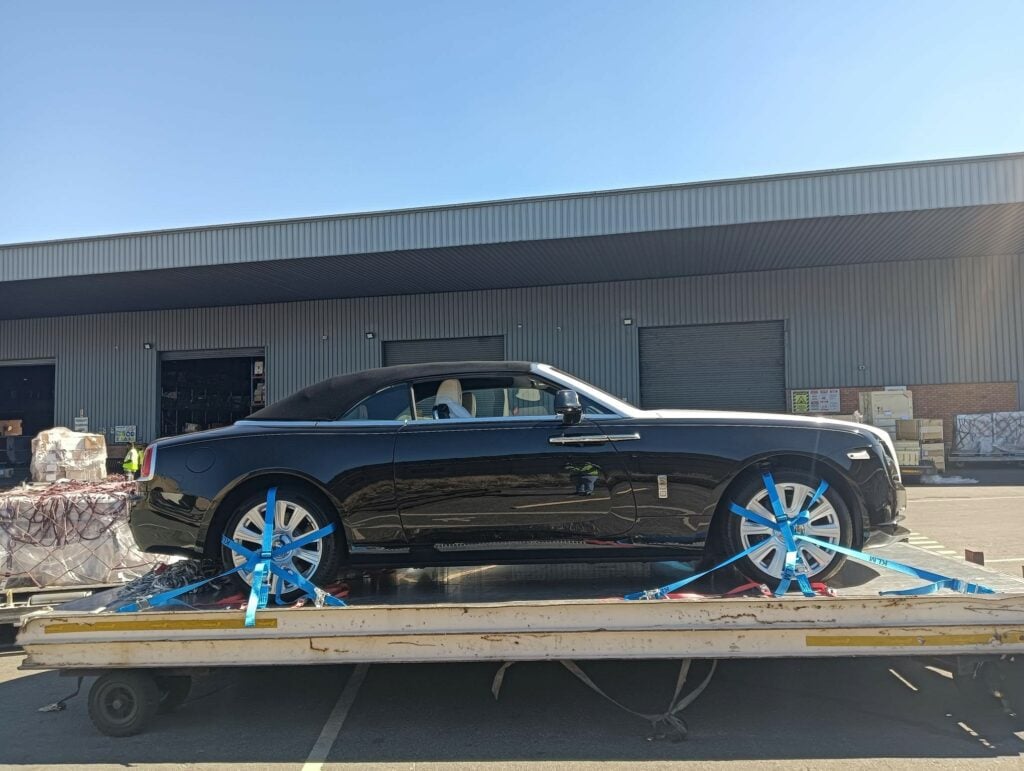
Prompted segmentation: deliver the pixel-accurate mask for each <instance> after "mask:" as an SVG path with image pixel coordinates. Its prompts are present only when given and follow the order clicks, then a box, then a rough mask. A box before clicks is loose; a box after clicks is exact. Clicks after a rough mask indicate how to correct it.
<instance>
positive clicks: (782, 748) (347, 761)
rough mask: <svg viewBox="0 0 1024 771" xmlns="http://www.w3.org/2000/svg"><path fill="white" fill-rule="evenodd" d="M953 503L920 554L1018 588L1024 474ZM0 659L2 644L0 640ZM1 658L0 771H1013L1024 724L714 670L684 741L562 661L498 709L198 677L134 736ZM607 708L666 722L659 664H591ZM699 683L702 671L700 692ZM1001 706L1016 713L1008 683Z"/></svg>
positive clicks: (476, 691)
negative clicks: (189, 769)
mask: <svg viewBox="0 0 1024 771" xmlns="http://www.w3.org/2000/svg"><path fill="white" fill-rule="evenodd" d="M958 473H960V474H961V475H963V476H969V477H972V478H975V479H978V481H979V484H976V485H964V486H916V487H912V488H910V491H909V499H910V510H909V515H908V523H909V526H910V528H911V530H913V531H914V533H915V536H914V539H915V543H916V544H917V545H919V546H921V547H922V548H928V549H931V550H933V551H936V552H938V553H941V554H944V555H945V556H950V557H953V558H958V557H959V556H960V555H962V552H963V549H964V548H967V547H970V548H974V549H980V550H982V551H984V553H985V557H986V563H987V565H988V566H989V567H990V568H992V569H997V570H1000V571H1003V572H1006V573H1009V574H1011V575H1015V576H1018V577H1019V576H1020V575H1021V572H1020V571H1021V567H1020V566H1021V564H1024V470H1019V469H1004V470H986V469H981V470H978V469H971V470H969V471H963V470H961V471H959V472H958ZM0 641H2V640H0ZM20 661H21V654H20V652H18V651H17V650H13V649H8V650H7V651H5V652H2V653H0V766H3V767H19V768H24V767H40V768H43V767H45V768H53V767H62V766H68V767H70V766H74V767H76V768H81V767H88V768H108V767H109V768H123V767H124V766H126V765H131V766H135V767H144V768H149V767H182V766H196V767H209V768H243V767H247V768H252V767H256V768H260V767H288V768H301V769H304V770H306V769H308V770H309V771H312V769H318V768H373V767H381V768H417V769H420V768H433V767H445V768H458V769H470V768H474V769H475V768H487V767H495V768H498V767H500V768H514V767H517V766H523V767H525V766H530V767H541V768H568V767H573V768H577V767H578V768H587V767H591V766H594V767H596V766H598V765H600V767H601V768H625V767H630V768H633V767H640V768H645V769H646V768H668V767H673V768H674V767H679V766H683V765H689V766H694V767H696V766H697V765H701V766H703V765H706V764H709V763H715V764H716V765H719V764H725V765H727V766H729V767H732V768H771V769H775V768H786V769H795V768H818V767H821V766H823V765H828V766H829V767H839V768H858V769H860V768H868V767H871V768H944V769H945V768H971V767H975V766H978V767H981V766H982V765H984V766H985V767H986V768H992V767H996V768H999V767H1006V768H1021V767H1024V723H1022V722H1021V719H1020V718H1019V717H1018V718H1012V717H1010V716H1008V715H1006V714H1005V713H1004V711H1003V710H1002V708H1001V707H1000V705H999V704H998V702H997V701H996V700H994V699H986V698H982V697H980V696H977V695H976V694H973V695H972V694H967V695H965V694H964V693H963V692H962V691H961V689H960V688H959V687H958V686H957V684H956V683H955V682H954V680H953V679H952V678H951V677H950V676H949V673H948V669H945V668H944V665H943V662H933V661H930V660H924V659H899V658H885V659H883V658H865V659H804V660H797V659H788V660H785V659H784V660H761V661H726V662H722V663H721V664H720V665H719V668H718V671H717V672H716V674H715V676H714V678H713V679H712V680H711V682H710V685H709V686H708V688H707V690H706V691H705V692H704V694H703V695H702V696H701V697H700V698H699V699H698V700H697V701H696V702H695V703H694V704H693V705H691V706H690V707H689V708H688V709H687V710H686V712H685V713H684V715H685V718H686V721H687V723H688V727H689V736H688V738H687V740H685V741H672V740H671V739H670V738H659V737H657V736H654V735H652V729H651V727H650V725H649V724H648V723H647V722H645V721H644V720H641V719H639V718H637V717H635V716H632V715H629V714H627V713H625V712H623V711H621V710H619V709H618V708H616V707H615V706H613V705H612V704H610V703H608V702H607V701H605V700H603V699H601V698H600V697H599V696H598V695H596V694H595V693H593V692H592V691H590V690H589V689H588V688H586V687H585V686H584V685H583V684H582V683H580V682H579V681H578V680H577V679H576V678H575V677H573V675H572V674H570V673H569V672H568V671H567V670H566V669H564V668H563V667H562V666H561V665H559V664H558V663H554V662H544V663H522V664H516V665H515V666H513V667H511V668H510V669H509V670H508V672H507V673H506V675H505V679H504V684H503V686H502V690H501V693H500V697H499V698H498V699H495V698H494V697H493V696H492V694H491V684H492V679H493V677H494V674H495V672H496V670H497V665H495V664H432V665H373V666H370V667H351V666H324V667H288V666H278V667H272V668H260V669H241V670H231V669H225V670H222V671H219V672H216V673H213V674H212V675H210V676H208V677H205V678H201V679H198V680H197V682H196V685H195V688H194V690H193V694H192V696H191V697H190V699H189V701H188V702H187V703H186V704H185V706H184V707H183V708H182V709H181V710H179V711H178V712H176V713H174V714H171V715H166V716H162V717H160V718H158V720H157V721H156V722H155V723H154V724H153V725H152V726H151V727H150V729H149V730H148V731H147V732H146V733H144V734H142V735H140V736H135V737H130V738H126V739H111V738H107V737H105V736H102V735H100V734H99V733H98V732H97V731H96V730H95V729H94V728H93V726H92V724H91V723H90V721H89V718H88V715H87V710H86V698H85V695H84V694H85V692H86V689H87V688H88V686H89V684H90V681H89V680H86V682H85V689H83V694H82V695H81V696H78V697H76V698H75V699H72V700H71V701H69V702H68V707H67V709H66V710H65V711H63V712H48V713H41V712H38V711H37V709H38V707H40V706H43V705H45V704H48V703H51V702H54V701H56V700H57V699H59V698H60V697H62V696H65V695H67V694H68V693H70V692H71V691H72V690H73V689H74V685H75V682H74V680H73V679H69V678H63V677H59V676H58V675H57V674H56V673H54V672H21V671H18V669H17V667H18V664H19V663H20ZM582 667H583V668H584V669H585V670H586V672H587V673H588V674H589V675H591V676H592V677H593V679H594V680H595V681H596V682H597V683H598V684H599V685H600V686H601V687H602V688H604V689H605V690H606V691H607V692H608V693H609V695H611V696H612V697H614V698H616V699H618V700H620V701H622V702H623V703H625V704H627V705H628V706H630V707H631V708H632V709H634V710H636V711H640V712H651V713H657V712H661V711H662V710H663V709H664V708H665V706H666V705H667V703H668V701H669V699H670V697H671V692H672V688H673V686H674V683H675V677H676V670H677V664H676V663H674V662H667V661H660V662H659V661H650V662H621V661H603V662H592V663H585V664H583V665H582ZM702 672H703V671H695V672H694V673H693V674H694V677H692V678H691V680H696V679H697V678H698V677H699V676H700V675H701V674H702ZM1010 690H1011V694H1012V695H1016V694H1020V698H1024V674H1021V667H1020V666H1018V667H1017V668H1016V669H1015V670H1013V674H1012V675H1011V680H1010Z"/></svg>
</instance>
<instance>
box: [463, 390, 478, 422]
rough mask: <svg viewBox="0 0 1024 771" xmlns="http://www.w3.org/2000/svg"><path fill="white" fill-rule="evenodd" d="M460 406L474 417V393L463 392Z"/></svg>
mask: <svg viewBox="0 0 1024 771" xmlns="http://www.w3.org/2000/svg"><path fill="white" fill-rule="evenodd" d="M462 406H463V407H465V408H466V409H467V410H469V414H470V415H472V416H473V417H474V418H475V417H476V394H474V393H464V394H462Z"/></svg>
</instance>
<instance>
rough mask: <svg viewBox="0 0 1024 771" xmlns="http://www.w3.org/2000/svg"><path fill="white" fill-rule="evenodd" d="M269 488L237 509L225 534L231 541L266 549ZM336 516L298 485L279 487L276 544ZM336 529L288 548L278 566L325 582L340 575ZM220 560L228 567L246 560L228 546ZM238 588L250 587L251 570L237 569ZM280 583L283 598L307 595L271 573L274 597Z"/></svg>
mask: <svg viewBox="0 0 1024 771" xmlns="http://www.w3.org/2000/svg"><path fill="white" fill-rule="evenodd" d="M266 512H267V491H266V490H263V491H261V492H259V493H256V494H254V495H252V496H250V497H248V498H247V499H246V500H244V501H242V502H241V504H239V506H238V507H237V508H236V509H235V510H234V512H233V513H232V514H231V516H230V517H229V518H228V520H227V523H226V525H225V528H224V534H225V535H226V536H227V537H228V538H230V539H231V540H233V541H235V542H237V543H239V544H240V545H242V546H244V547H245V548H246V549H249V550H251V551H259V550H260V549H261V548H262V542H263V530H264V527H265V523H266ZM332 522H334V519H333V518H332V517H331V516H330V514H329V513H328V511H327V510H326V508H325V506H324V505H323V504H322V503H321V502H320V501H319V500H318V499H317V498H316V497H314V496H313V495H310V494H308V493H307V492H305V491H304V490H302V489H300V488H289V487H279V488H278V490H277V505H276V507H275V511H274V533H273V539H272V544H273V546H274V547H275V548H276V547H279V546H283V545H287V544H289V543H292V542H294V541H297V540H298V539H300V538H302V537H303V536H306V535H309V534H310V533H313V532H315V531H317V530H320V529H322V528H325V527H327V526H328V525H330V524H331V523H332ZM339 540H340V539H339V537H338V531H337V530H335V532H333V533H331V534H329V535H326V536H324V537H322V538H318V539H316V540H314V541H311V542H310V543H307V544H305V545H303V546H301V547H299V548H297V549H293V550H291V551H288V552H285V553H283V554H281V555H280V556H279V557H277V558H275V560H274V562H275V564H277V565H279V566H281V567H283V568H287V569H289V570H292V571H294V572H296V573H298V574H299V575H301V576H302V577H303V578H305V579H306V580H307V581H310V582H311V583H313V584H315V585H317V586H324V585H325V584H328V583H330V582H331V581H333V580H334V579H335V578H336V577H337V574H338V558H339V557H338V551H339V549H338V544H339ZM221 561H222V564H223V567H224V569H225V570H230V569H231V568H234V567H238V566H239V565H241V564H243V563H244V562H245V558H244V557H243V556H242V555H241V554H239V553H238V552H236V551H234V550H232V549H229V548H228V547H226V546H222V547H221ZM235 577H236V578H237V580H238V583H239V587H240V588H243V589H244V590H245V591H248V589H249V587H250V584H251V581H252V575H251V574H250V573H248V572H244V571H243V572H241V573H236V574H235ZM279 584H280V589H281V598H282V599H284V600H289V601H291V600H295V599H298V598H299V597H301V596H302V595H303V592H302V590H301V589H300V588H299V587H298V586H296V585H295V584H293V583H290V582H287V581H283V579H281V578H280V577H279V576H277V575H276V574H272V575H271V583H270V596H271V597H274V596H275V595H276V593H277V590H278V585H279Z"/></svg>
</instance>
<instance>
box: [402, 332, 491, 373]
mask: <svg viewBox="0 0 1024 771" xmlns="http://www.w3.org/2000/svg"><path fill="white" fill-rule="evenodd" d="M382 353H383V355H382V358H383V361H384V366H385V367H390V366H391V365H393V364H424V363H426V362H431V361H503V360H504V358H505V336H504V335H489V336H487V337H451V338H441V339H437V340H389V341H385V343H384V347H383V352H382Z"/></svg>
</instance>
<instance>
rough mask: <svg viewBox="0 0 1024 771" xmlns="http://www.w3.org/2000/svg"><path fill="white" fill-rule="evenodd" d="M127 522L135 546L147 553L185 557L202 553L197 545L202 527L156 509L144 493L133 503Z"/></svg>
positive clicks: (198, 555) (199, 555)
mask: <svg viewBox="0 0 1024 771" xmlns="http://www.w3.org/2000/svg"><path fill="white" fill-rule="evenodd" d="M128 524H129V526H130V527H131V531H132V536H133V537H134V538H135V543H136V545H137V546H138V547H139V549H140V550H142V551H144V552H148V553H150V554H175V555H178V556H182V557H202V556H203V552H202V549H201V548H199V547H198V546H197V537H198V534H199V528H198V527H197V526H196V525H194V524H193V523H191V522H184V521H182V519H181V518H179V517H174V516H171V515H168V514H166V513H163V512H160V511H157V510H155V509H154V508H153V506H151V505H150V499H149V495H148V494H146V493H145V492H144V493H143V494H141V495H139V496H138V497H137V498H135V500H134V501H133V502H132V511H131V515H130V516H129V518H128Z"/></svg>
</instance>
